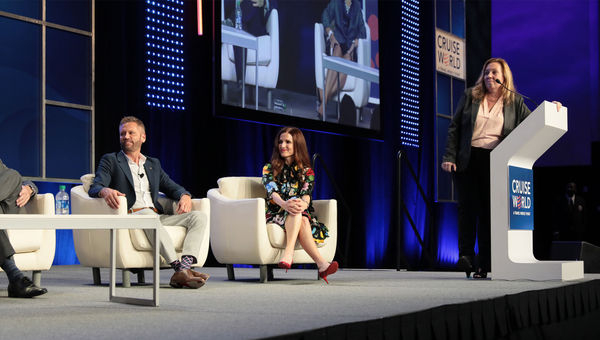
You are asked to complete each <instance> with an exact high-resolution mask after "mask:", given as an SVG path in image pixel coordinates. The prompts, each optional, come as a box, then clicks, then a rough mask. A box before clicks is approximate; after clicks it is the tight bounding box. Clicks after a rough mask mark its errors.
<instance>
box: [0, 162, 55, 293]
mask: <svg viewBox="0 0 600 340" xmlns="http://www.w3.org/2000/svg"><path fill="white" fill-rule="evenodd" d="M37 192H38V189H37V187H36V186H35V184H33V182H31V181H24V182H23V181H22V178H21V174H19V173H18V172H17V171H16V170H13V169H10V168H8V167H7V166H6V165H4V163H3V162H2V160H1V159H0V213H1V214H20V213H22V208H23V207H24V206H25V205H26V204H27V203H28V202H29V200H30V199H31V197H33V196H35V195H36V194H37ZM14 254H15V250H14V249H13V247H12V245H11V244H10V240H9V239H8V234H7V233H6V230H0V268H2V270H4V272H5V273H6V276H7V277H8V296H9V297H15V298H31V297H34V296H38V295H42V294H46V293H47V292H48V290H47V289H46V288H40V287H38V286H36V285H35V284H34V283H33V282H32V281H31V279H29V278H28V277H27V276H25V275H23V273H22V272H21V271H20V270H19V268H17V265H16V264H15V261H14V259H13V255H14Z"/></svg>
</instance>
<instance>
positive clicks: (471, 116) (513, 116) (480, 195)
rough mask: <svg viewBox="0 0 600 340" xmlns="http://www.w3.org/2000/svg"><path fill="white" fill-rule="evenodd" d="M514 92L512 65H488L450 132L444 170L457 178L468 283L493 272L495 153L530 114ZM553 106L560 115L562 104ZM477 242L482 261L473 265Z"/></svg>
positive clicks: (461, 249) (463, 100)
mask: <svg viewBox="0 0 600 340" xmlns="http://www.w3.org/2000/svg"><path fill="white" fill-rule="evenodd" d="M498 81H499V82H500V83H498ZM505 86H506V88H508V89H510V90H511V91H509V90H506V88H505ZM514 91H516V90H515V86H514V83H513V76H512V72H511V70H510V67H509V66H508V63H507V62H506V61H505V60H504V59H502V58H491V59H488V60H487V61H486V62H485V63H484V64H483V68H482V69H481V74H480V75H479V78H478V79H477V82H476V83H475V86H473V87H471V88H468V89H466V90H465V92H464V93H463V95H462V97H461V99H460V101H459V102H458V106H457V108H456V111H455V112H454V117H453V118H452V122H451V123H450V126H449V127H448V138H447V141H446V151H445V153H444V156H443V159H442V169H443V170H444V171H447V172H453V173H454V181H455V184H456V188H457V193H458V251H459V259H458V263H457V267H458V268H459V270H461V271H464V272H465V273H466V275H467V278H468V277H470V275H471V272H473V271H474V272H475V273H474V274H473V278H474V279H485V278H487V273H488V271H490V269H491V264H490V247H491V246H490V242H491V240H490V228H491V226H490V223H491V221H490V152H491V151H492V150H493V149H494V148H495V147H496V146H497V145H498V144H500V142H501V141H502V140H503V139H504V138H505V137H506V136H507V135H508V134H509V133H511V132H512V131H513V130H514V129H515V128H516V127H517V126H518V125H519V124H520V123H521V122H523V121H524V120H525V118H527V116H528V115H529V114H530V113H531V111H530V110H529V108H528V107H527V106H526V105H525V103H524V102H523V97H522V96H520V95H519V94H517V93H515V92H514ZM553 103H555V104H556V108H557V111H560V107H561V103H559V102H553ZM476 235H477V236H476ZM476 237H477V240H478V245H479V256H478V258H477V259H476V260H477V261H476V262H473V260H474V259H475V250H474V247H475V239H476Z"/></svg>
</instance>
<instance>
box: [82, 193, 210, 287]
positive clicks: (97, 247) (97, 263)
mask: <svg viewBox="0 0 600 340" xmlns="http://www.w3.org/2000/svg"><path fill="white" fill-rule="evenodd" d="M119 199H120V204H119V209H111V208H110V207H109V206H108V205H107V204H106V202H105V201H104V200H103V199H101V198H91V197H90V196H89V195H88V193H87V191H86V190H84V186H82V185H79V186H76V187H74V188H73V189H71V202H72V207H71V211H72V213H73V214H114V215H127V200H126V199H125V197H119ZM159 202H160V204H161V205H162V206H163V207H164V208H165V212H166V213H169V212H172V211H173V210H174V205H175V204H176V202H175V201H173V200H170V199H168V198H165V197H161V198H159ZM192 210H197V211H203V212H204V213H205V214H206V215H207V217H208V220H207V228H208V229H207V231H208V232H207V233H206V234H205V235H204V238H203V240H202V247H201V248H200V252H199V253H198V254H192V255H195V256H196V259H197V261H198V263H196V264H195V265H194V266H198V267H201V266H203V265H204V263H205V262H206V258H207V256H208V245H209V235H210V231H209V229H210V202H209V200H208V199H207V198H202V199H192ZM164 228H165V229H166V231H167V232H168V234H169V236H170V237H171V239H172V240H173V244H174V245H175V250H176V251H177V253H178V255H181V254H180V252H181V250H182V248H183V240H184V238H185V235H186V229H185V228H184V227H180V226H164ZM115 232H116V233H117V252H116V266H117V268H119V269H122V272H123V282H122V284H123V287H129V286H130V284H131V281H130V274H129V273H130V272H134V273H137V275H138V283H145V282H144V281H145V278H144V270H151V269H152V265H153V262H152V261H153V257H152V246H151V244H150V242H149V240H148V238H147V237H146V234H145V233H144V231H143V230H141V229H131V230H126V229H121V230H116V231H115ZM109 236H110V235H109V231H108V230H73V242H74V244H75V252H76V253H77V257H78V258H79V262H80V263H81V265H83V266H87V267H92V273H93V278H94V284H96V285H99V284H100V268H109V267H110V257H109V256H110V247H109V244H110V243H109ZM161 267H162V268H170V266H169V264H168V263H166V261H165V260H164V259H163V258H162V257H161Z"/></svg>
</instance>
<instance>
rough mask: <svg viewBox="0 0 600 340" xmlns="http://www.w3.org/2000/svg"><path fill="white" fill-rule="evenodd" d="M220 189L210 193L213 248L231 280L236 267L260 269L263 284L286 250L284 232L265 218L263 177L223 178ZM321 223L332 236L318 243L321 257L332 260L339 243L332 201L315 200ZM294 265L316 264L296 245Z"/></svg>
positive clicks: (335, 210) (334, 207)
mask: <svg viewBox="0 0 600 340" xmlns="http://www.w3.org/2000/svg"><path fill="white" fill-rule="evenodd" d="M217 183H218V185H219V188H218V189H210V190H209V191H208V195H207V196H208V199H209V200H210V204H211V214H212V216H211V220H212V221H213V226H212V227H211V231H210V233H211V235H210V245H211V249H212V252H213V254H214V256H215V258H216V259H217V261H219V262H220V263H223V264H225V265H226V266H227V276H228V278H229V280H235V274H234V270H233V264H252V265H259V266H260V282H266V281H267V280H268V278H269V277H272V267H269V266H268V265H272V264H277V263H278V262H279V258H280V257H281V256H282V254H283V250H284V248H285V243H286V239H285V232H284V231H283V229H282V228H281V227H280V226H278V225H277V224H273V223H270V224H267V223H266V218H265V197H266V191H265V189H264V186H263V185H262V183H261V178H260V177H224V178H220V179H219V180H218V181H217ZM313 207H314V208H315V214H316V216H317V217H318V219H319V221H320V222H322V223H324V224H325V225H326V226H327V228H328V229H329V237H328V238H327V239H326V240H325V242H324V243H320V244H318V247H319V251H320V252H321V255H323V257H324V258H325V259H326V260H327V261H331V260H333V257H334V255H335V249H336V244H337V204H336V201H335V200H333V199H330V200H315V201H313ZM295 249H296V250H295V251H294V258H293V263H295V264H302V263H314V261H313V260H312V259H311V258H310V256H308V254H307V253H306V252H305V251H304V250H303V249H302V247H301V246H300V245H299V243H296V246H295Z"/></svg>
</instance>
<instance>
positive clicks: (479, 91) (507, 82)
mask: <svg viewBox="0 0 600 340" xmlns="http://www.w3.org/2000/svg"><path fill="white" fill-rule="evenodd" d="M491 63H498V64H500V66H501V67H502V77H503V78H504V82H503V84H504V86H506V87H507V88H509V89H510V90H512V91H516V89H515V83H514V82H513V75H512V72H511V71H510V67H508V63H507V62H506V60H504V59H502V58H490V59H488V60H487V61H486V62H485V63H484V64H483V68H482V69H481V73H480V74H479V78H477V82H475V86H473V92H472V94H473V100H483V97H485V95H486V94H487V93H488V90H487V87H485V82H484V79H483V78H484V77H485V74H484V73H485V68H486V67H487V66H488V65H489V64H491ZM502 98H503V101H504V104H511V103H512V102H513V101H514V100H515V94H514V93H512V92H510V91H507V90H506V89H505V88H504V87H503V88H502Z"/></svg>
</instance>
